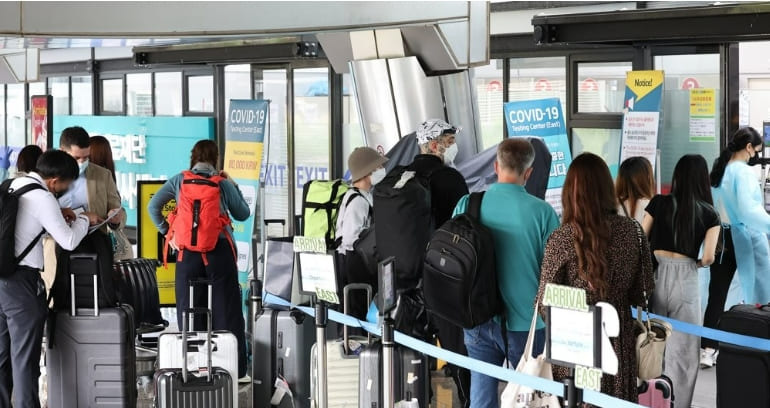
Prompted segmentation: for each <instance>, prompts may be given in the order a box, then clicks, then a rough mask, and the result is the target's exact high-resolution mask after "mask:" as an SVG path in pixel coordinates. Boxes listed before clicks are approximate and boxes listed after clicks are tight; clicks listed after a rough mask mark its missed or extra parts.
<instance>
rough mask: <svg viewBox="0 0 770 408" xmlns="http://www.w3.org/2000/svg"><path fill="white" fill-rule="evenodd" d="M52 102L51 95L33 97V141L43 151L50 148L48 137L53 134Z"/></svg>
mask: <svg viewBox="0 0 770 408" xmlns="http://www.w3.org/2000/svg"><path fill="white" fill-rule="evenodd" d="M51 102H52V98H51V97H50V96H33V97H32V115H31V116H32V143H34V144H36V145H38V146H40V148H41V149H43V151H46V150H47V149H48V147H50V146H48V144H49V141H48V138H49V137H51V136H53V135H52V134H51V132H52V127H53V120H52V118H51V117H50V116H51V113H52V112H51Z"/></svg>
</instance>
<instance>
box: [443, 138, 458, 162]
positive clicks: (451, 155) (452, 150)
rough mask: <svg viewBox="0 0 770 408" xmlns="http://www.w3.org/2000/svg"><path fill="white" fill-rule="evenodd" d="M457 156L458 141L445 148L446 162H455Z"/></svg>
mask: <svg viewBox="0 0 770 408" xmlns="http://www.w3.org/2000/svg"><path fill="white" fill-rule="evenodd" d="M455 157H457V143H454V144H452V145H451V146H449V147H447V148H446V150H444V164H453V163H454V162H455Z"/></svg>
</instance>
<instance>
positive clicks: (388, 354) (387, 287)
mask: <svg viewBox="0 0 770 408" xmlns="http://www.w3.org/2000/svg"><path fill="white" fill-rule="evenodd" d="M377 269H378V273H377V275H378V278H379V288H380V294H379V296H380V320H381V321H382V406H383V408H393V406H394V405H395V403H396V401H395V396H394V386H393V383H394V381H395V378H394V377H395V376H394V373H393V371H394V370H393V366H394V363H393V354H394V350H395V347H396V343H395V340H394V337H395V331H396V329H395V322H394V321H393V319H392V318H391V317H390V312H391V311H392V310H393V309H395V307H396V301H397V300H396V291H395V288H396V277H395V270H396V267H395V258H393V257H390V258H388V259H385V260H384V261H382V262H380V263H379V265H378V268H377Z"/></svg>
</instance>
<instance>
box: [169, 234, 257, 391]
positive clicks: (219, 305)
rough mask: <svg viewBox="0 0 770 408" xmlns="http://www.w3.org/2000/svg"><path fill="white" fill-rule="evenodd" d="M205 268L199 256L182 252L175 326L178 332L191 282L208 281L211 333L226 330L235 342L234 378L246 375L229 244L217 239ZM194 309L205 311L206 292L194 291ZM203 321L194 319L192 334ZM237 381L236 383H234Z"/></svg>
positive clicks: (238, 297)
mask: <svg viewBox="0 0 770 408" xmlns="http://www.w3.org/2000/svg"><path fill="white" fill-rule="evenodd" d="M206 259H208V265H206V264H204V262H203V257H202V256H201V254H200V253H197V252H192V251H183V253H182V260H181V261H179V262H177V264H176V312H177V324H179V328H180V330H181V328H182V311H183V310H184V309H186V308H188V307H190V289H189V286H188V282H190V281H191V280H199V279H206V280H209V281H211V285H212V288H211V318H212V328H213V330H227V331H229V332H231V333H233V334H234V335H235V338H236V339H238V377H243V376H244V375H246V362H247V357H246V322H245V321H244V319H243V309H242V307H241V286H240V284H239V283H238V266H237V265H236V263H235V258H234V257H233V250H232V247H230V243H229V242H227V240H225V239H220V240H219V242H218V243H217V246H216V248H214V250H213V251H211V252H208V253H206ZM194 293H195V294H194V296H195V299H194V302H193V305H194V306H195V307H207V306H208V299H207V296H208V295H207V291H206V289H205V288H203V287H197V288H196V290H195V292H194ZM204 320H205V319H204V318H202V317H196V318H195V323H194V324H195V330H199V331H203V330H205V321H204ZM234 380H235V381H237V379H234Z"/></svg>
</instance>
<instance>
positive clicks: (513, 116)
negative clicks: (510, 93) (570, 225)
mask: <svg viewBox="0 0 770 408" xmlns="http://www.w3.org/2000/svg"><path fill="white" fill-rule="evenodd" d="M503 110H504V112H505V123H506V125H507V127H508V136H509V137H539V138H541V139H543V141H544V142H545V144H546V146H548V150H549V151H550V152H551V159H552V161H551V174H550V178H549V179H548V190H546V193H545V200H546V201H547V202H548V203H549V204H551V206H552V207H553V208H554V210H556V213H557V214H559V215H561V212H562V208H561V189H562V186H564V179H566V177H567V169H568V168H569V166H570V164H571V163H572V152H571V151H570V146H569V140H568V139H567V127H566V125H565V122H564V115H563V112H562V109H561V101H560V100H559V98H547V99H536V100H530V101H520V102H508V103H506V104H505V105H504V106H503Z"/></svg>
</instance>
